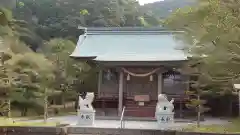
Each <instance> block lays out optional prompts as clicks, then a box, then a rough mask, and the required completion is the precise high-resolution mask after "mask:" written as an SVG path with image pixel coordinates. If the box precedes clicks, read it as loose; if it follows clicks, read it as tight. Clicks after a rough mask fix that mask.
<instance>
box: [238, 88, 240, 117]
mask: <svg viewBox="0 0 240 135" xmlns="http://www.w3.org/2000/svg"><path fill="white" fill-rule="evenodd" d="M238 116H239V117H240V90H239V91H238Z"/></svg>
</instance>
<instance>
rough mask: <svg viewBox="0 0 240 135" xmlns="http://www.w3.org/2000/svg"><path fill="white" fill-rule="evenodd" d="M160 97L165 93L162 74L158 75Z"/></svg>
mask: <svg viewBox="0 0 240 135" xmlns="http://www.w3.org/2000/svg"><path fill="white" fill-rule="evenodd" d="M157 84H158V95H159V94H161V93H162V91H163V77H162V73H158V83H157Z"/></svg>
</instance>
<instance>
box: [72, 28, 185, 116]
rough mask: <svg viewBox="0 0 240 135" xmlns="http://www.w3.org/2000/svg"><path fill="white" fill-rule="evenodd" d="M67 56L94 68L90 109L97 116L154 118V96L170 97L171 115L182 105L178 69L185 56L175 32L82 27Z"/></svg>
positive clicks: (182, 86) (181, 80)
mask: <svg viewBox="0 0 240 135" xmlns="http://www.w3.org/2000/svg"><path fill="white" fill-rule="evenodd" d="M84 31H85V32H84V34H82V35H80V36H79V40H78V43H77V46H76V48H75V50H74V51H73V53H72V54H71V57H73V58H76V59H79V60H87V61H89V62H91V63H94V64H93V65H94V67H95V68H97V69H98V89H97V90H96V92H95V94H96V98H95V102H96V103H94V104H95V108H96V110H97V111H98V110H101V113H100V114H99V115H104V116H115V115H116V116H118V115H121V112H122V110H123V108H124V107H125V115H126V116H131V117H154V114H155V108H156V103H157V97H158V94H161V93H163V94H166V95H167V97H168V98H169V100H170V99H171V98H174V99H175V102H174V106H175V110H174V111H175V113H176V116H180V115H181V114H182V111H183V110H184V108H185V105H184V104H185V103H184V102H185V100H186V99H185V98H186V97H185V95H184V93H185V91H186V90H188V87H189V86H188V85H187V83H185V82H186V81H187V80H188V79H189V77H188V76H187V75H184V74H181V73H180V72H178V71H179V70H178V69H180V68H181V67H182V66H183V65H184V63H185V62H186V61H187V57H186V56H185V54H184V52H183V51H182V49H181V48H182V45H183V43H182V42H180V41H179V40H176V38H175V37H176V36H177V34H181V33H182V32H181V31H166V30H164V29H163V28H142V27H135V28H129V27H123V28H115V27H113V28H111V27H110V28H108V27H103V28H102V27H100V28H86V29H84Z"/></svg>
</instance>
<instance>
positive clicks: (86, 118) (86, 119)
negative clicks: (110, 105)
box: [77, 110, 95, 126]
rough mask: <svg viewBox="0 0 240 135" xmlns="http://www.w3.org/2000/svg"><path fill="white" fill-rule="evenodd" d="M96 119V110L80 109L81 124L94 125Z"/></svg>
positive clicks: (79, 119) (79, 118)
mask: <svg viewBox="0 0 240 135" xmlns="http://www.w3.org/2000/svg"><path fill="white" fill-rule="evenodd" d="M94 121H95V110H93V111H89V110H87V111H86V110H82V111H81V110H80V111H78V122H77V125H79V126H81V125H82V126H93V125H94Z"/></svg>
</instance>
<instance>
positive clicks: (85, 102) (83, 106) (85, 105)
mask: <svg viewBox="0 0 240 135" xmlns="http://www.w3.org/2000/svg"><path fill="white" fill-rule="evenodd" d="M93 99H94V93H93V92H87V95H86V97H85V99H83V98H82V97H81V96H79V100H78V105H79V108H80V111H94V109H93V107H92V102H93Z"/></svg>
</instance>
